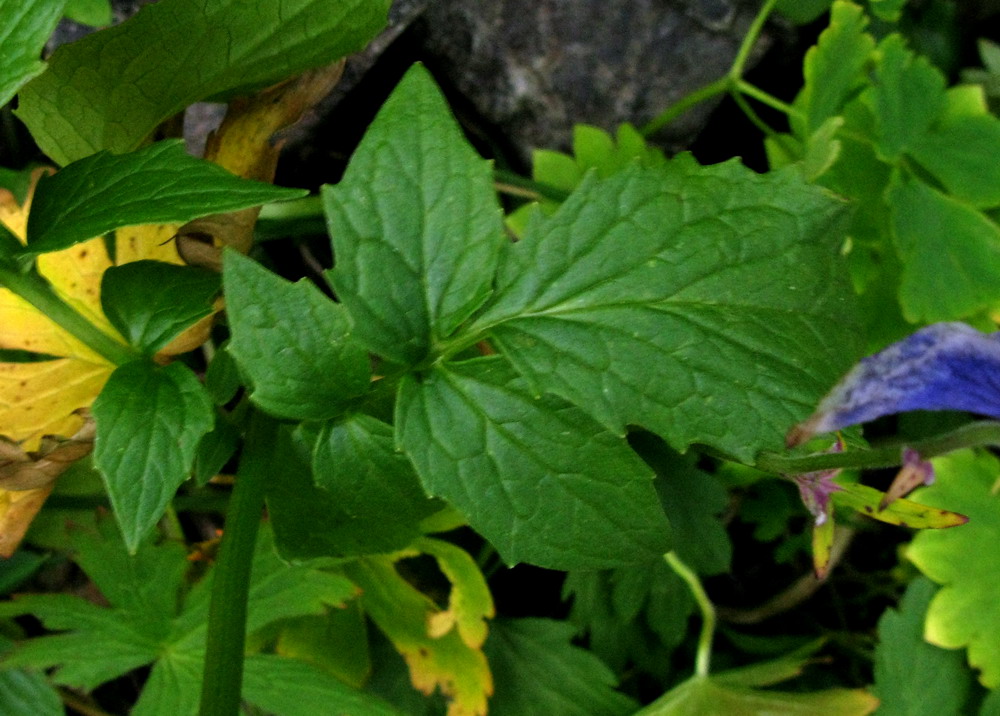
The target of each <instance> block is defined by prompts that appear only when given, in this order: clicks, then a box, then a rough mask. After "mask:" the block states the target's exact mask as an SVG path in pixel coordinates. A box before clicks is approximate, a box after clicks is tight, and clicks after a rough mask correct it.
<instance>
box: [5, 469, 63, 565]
mask: <svg viewBox="0 0 1000 716" xmlns="http://www.w3.org/2000/svg"><path fill="white" fill-rule="evenodd" d="M51 492H52V485H47V486H45V487H37V488H35V489H34V490H17V491H10V490H0V557H5V558H6V557H10V556H11V555H12V554H14V551H15V550H16V549H17V546H18V544H20V543H21V539H22V538H23V537H24V533H25V532H27V531H28V527H29V526H30V525H31V521H32V520H33V519H35V515H37V514H38V511H39V510H40V509H42V505H44V504H45V498H47V497H48V496H49V493H51Z"/></svg>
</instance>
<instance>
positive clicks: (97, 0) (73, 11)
mask: <svg viewBox="0 0 1000 716" xmlns="http://www.w3.org/2000/svg"><path fill="white" fill-rule="evenodd" d="M66 17H67V18H69V19H70V20H72V21H73V22H79V23H81V24H83V25H91V26H92V27H104V26H105V25H110V24H111V23H112V22H113V21H114V15H113V14H112V13H111V2H110V0H67V2H66Z"/></svg>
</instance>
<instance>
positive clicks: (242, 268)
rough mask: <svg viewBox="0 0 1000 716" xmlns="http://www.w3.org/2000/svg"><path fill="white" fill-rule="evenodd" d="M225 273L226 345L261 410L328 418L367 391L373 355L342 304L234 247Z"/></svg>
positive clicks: (304, 417) (227, 256) (225, 260)
mask: <svg viewBox="0 0 1000 716" xmlns="http://www.w3.org/2000/svg"><path fill="white" fill-rule="evenodd" d="M222 278H223V285H224V286H225V295H226V297H227V300H228V306H227V314H228V316H229V324H230V328H231V329H232V338H231V341H230V343H229V349H228V350H229V353H230V354H231V355H232V356H233V357H234V358H236V361H237V362H238V363H239V365H240V368H241V369H242V370H243V372H244V374H245V375H246V376H247V377H248V378H249V379H250V382H251V383H252V384H253V388H254V390H253V393H252V395H251V397H252V399H253V401H254V402H255V403H256V404H257V405H259V406H260V407H261V408H262V409H264V410H265V411H267V412H268V413H270V414H271V415H275V416H277V417H282V418H292V419H296V420H323V419H326V418H331V417H334V416H337V415H340V414H342V413H343V412H344V406H345V404H346V402H347V401H349V400H350V399H352V398H356V397H357V396H359V395H362V394H363V393H365V392H366V391H367V390H368V386H369V382H370V368H369V361H368V354H367V353H366V352H365V350H364V348H362V347H361V345H360V344H359V343H358V342H357V340H356V339H355V338H354V337H353V332H352V326H351V322H350V319H349V317H348V315H347V312H346V311H345V310H344V307H343V306H341V305H339V304H336V303H334V302H333V301H331V300H330V299H328V298H327V297H326V296H324V295H323V294H322V293H321V292H320V290H319V289H318V288H316V287H315V286H314V285H312V284H311V283H309V282H308V281H305V280H303V281H299V282H298V283H295V284H293V283H290V282H289V281H286V280H285V279H283V278H281V277H280V276H277V275H276V274H274V273H271V272H270V271H268V270H267V269H265V268H264V267H263V266H261V265H260V264H258V263H257V262H255V261H252V260H251V259H248V258H246V257H244V256H242V255H241V254H239V253H237V252H236V251H233V250H231V249H229V250H227V251H225V254H224V258H223V276H222Z"/></svg>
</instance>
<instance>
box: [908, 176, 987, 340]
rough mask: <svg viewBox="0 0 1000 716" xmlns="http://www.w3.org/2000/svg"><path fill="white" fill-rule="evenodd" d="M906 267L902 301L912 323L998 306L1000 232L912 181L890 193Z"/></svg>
mask: <svg viewBox="0 0 1000 716" xmlns="http://www.w3.org/2000/svg"><path fill="white" fill-rule="evenodd" d="M888 197H889V203H890V205H891V207H892V228H893V233H894V234H895V238H896V246H897V248H898V250H899V255H900V258H901V259H902V261H903V275H902V282H901V285H900V288H899V301H900V304H901V305H902V308H903V315H904V316H905V317H906V318H907V320H909V321H911V322H913V323H918V322H919V323H923V322H933V321H947V320H952V319H956V318H966V317H968V316H972V315H974V314H976V313H979V312H980V311H982V310H984V309H989V308H994V307H996V306H997V305H998V303H1000V228H998V227H997V225H996V224H995V223H993V222H992V221H990V220H989V219H988V218H987V217H986V216H985V215H984V214H982V213H981V212H978V211H976V210H975V209H973V208H972V207H971V206H969V205H968V204H966V203H964V202H961V201H958V200H957V199H953V198H951V197H949V196H946V195H945V194H942V193H940V192H938V191H936V190H935V189H932V188H931V187H929V186H927V185H926V184H924V183H923V182H920V181H916V180H912V179H905V178H904V179H901V180H899V181H897V182H895V183H894V184H893V186H892V187H891V188H890V190H889V194H888Z"/></svg>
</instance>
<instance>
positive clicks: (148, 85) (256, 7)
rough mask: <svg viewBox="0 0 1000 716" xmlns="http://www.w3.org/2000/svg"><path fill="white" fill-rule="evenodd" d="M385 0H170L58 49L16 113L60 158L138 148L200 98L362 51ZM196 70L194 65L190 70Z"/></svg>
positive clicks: (260, 83)
mask: <svg viewBox="0 0 1000 716" xmlns="http://www.w3.org/2000/svg"><path fill="white" fill-rule="evenodd" d="M388 7H389V2H388V0H337V1H336V2H333V1H331V0H165V1H164V2H159V3H155V4H152V5H147V6H146V7H144V8H143V9H142V10H141V11H140V12H139V13H138V14H137V15H136V16H135V17H133V18H131V19H130V20H128V21H127V22H125V23H122V24H121V25H117V26H115V27H113V28H109V29H107V30H104V31H101V32H97V33H94V34H92V35H89V36H87V37H85V38H84V39H82V40H80V41H79V42H74V43H72V44H70V45H65V46H63V47H61V48H59V50H57V51H56V52H55V53H54V54H53V56H52V58H51V60H50V66H49V70H48V72H46V73H44V74H43V75H41V76H40V77H38V78H37V79H36V80H35V81H33V82H31V83H30V84H29V85H28V86H26V87H25V88H24V90H23V91H22V93H21V104H20V109H19V110H18V115H19V116H20V117H21V119H22V120H23V121H24V123H25V124H27V125H28V127H29V129H31V133H32V136H34V138H35V140H36V141H37V142H38V144H39V146H40V147H41V148H42V150H43V151H44V152H45V153H46V154H48V155H49V156H50V157H52V159H54V160H55V161H56V162H58V163H59V164H67V163H69V162H71V161H74V160H76V159H81V158H82V157H85V156H87V155H89V154H94V153H95V152H98V151H101V150H102V149H108V150H111V151H114V152H125V151H129V150H131V149H135V148H136V147H137V146H139V145H140V144H141V143H142V141H143V140H144V139H145V138H146V137H147V135H149V133H150V132H151V131H152V130H153V129H154V128H155V127H156V126H157V125H158V124H159V123H160V122H162V121H163V120H165V119H166V118H168V117H170V116H172V115H174V114H176V113H177V112H180V111H181V110H183V109H184V108H185V107H187V106H188V105H189V104H192V103H193V102H197V101H199V100H204V99H210V98H211V99H218V98H220V97H222V96H232V95H234V94H241V93H247V92H249V91H252V90H254V89H258V88H261V87H265V86H267V85H270V84H274V83H275V82H278V81H280V80H282V79H285V78H286V77H290V76H292V75H295V74H297V73H299V72H302V71H304V70H306V69H309V68H311V67H318V66H320V65H324V64H327V63H329V62H333V61H334V60H336V59H337V58H339V57H343V56H344V55H346V54H349V53H351V52H355V51H357V50H359V49H361V48H362V47H363V46H364V45H365V43H366V42H368V41H369V40H370V39H371V38H372V37H374V35H375V33H376V32H378V31H379V30H380V29H381V28H382V27H383V25H384V24H385V18H386V12H387V11H388ZM192 68H196V69H195V70H192Z"/></svg>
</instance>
